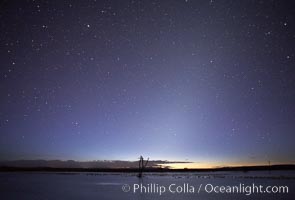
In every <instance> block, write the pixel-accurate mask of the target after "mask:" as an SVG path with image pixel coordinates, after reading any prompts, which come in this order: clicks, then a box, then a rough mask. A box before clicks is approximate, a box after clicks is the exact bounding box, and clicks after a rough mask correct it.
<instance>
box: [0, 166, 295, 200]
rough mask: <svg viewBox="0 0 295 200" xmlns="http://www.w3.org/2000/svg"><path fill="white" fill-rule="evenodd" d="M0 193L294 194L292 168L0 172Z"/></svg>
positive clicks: (22, 196)
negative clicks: (140, 174)
mask: <svg viewBox="0 0 295 200" xmlns="http://www.w3.org/2000/svg"><path fill="white" fill-rule="evenodd" d="M260 185H261V187H263V189H262V190H263V191H265V189H266V187H267V186H271V187H270V188H269V190H270V191H271V190H272V189H273V190H274V191H277V192H276V193H275V194H274V193H267V192H264V193H261V192H257V191H255V190H256V189H257V188H256V189H255V187H256V186H257V187H260ZM280 186H287V187H288V193H287V192H286V190H285V191H284V192H285V193H282V192H283V191H282V189H281V193H279V191H278V190H279V189H278V187H280ZM223 187H224V188H223ZM253 187H254V189H253ZM233 188H234V189H237V190H238V189H239V191H238V192H239V193H240V194H237V192H235V193H233V191H234V189H233ZM123 190H124V191H123ZM214 190H215V191H214ZM222 191H223V193H222ZM217 192H218V193H217ZM0 198H1V199H4V200H34V199H36V200H42V199H44V200H45V199H46V200H56V199H61V200H82V199H83V200H103V199H120V200H124V199H126V200H127V199H128V200H129V199H145V200H147V199H172V200H173V199H184V200H185V199H206V200H209V199H222V200H223V199H290V200H291V199H294V198H295V172H294V171H273V172H268V171H261V172H247V173H244V172H212V173H209V172H202V173H146V174H145V176H144V177H143V178H141V179H139V178H137V177H136V175H135V174H131V173H122V174H120V173H37V172H35V173H20V172H18V173H0Z"/></svg>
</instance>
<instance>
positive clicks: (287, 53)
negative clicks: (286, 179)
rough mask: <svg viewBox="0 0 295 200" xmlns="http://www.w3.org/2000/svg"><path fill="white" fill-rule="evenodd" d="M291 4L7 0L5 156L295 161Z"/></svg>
mask: <svg viewBox="0 0 295 200" xmlns="http://www.w3.org/2000/svg"><path fill="white" fill-rule="evenodd" d="M294 9H295V5H294V2H292V1H214V0H211V1H210V0H208V1H192V0H179V1H148V0H146V1H141V0H140V1H98V0H97V1H57V0H56V1H37V0H36V1H4V2H3V3H2V4H1V5H0V45H1V48H0V61H1V68H0V92H1V100H0V101H1V102H0V133H1V134H0V159H2V160H5V159H10V160H14V159H63V160H67V159H75V160H82V161H83V160H101V159H107V160H113V159H120V160H135V159H137V158H138V156H139V155H140V154H142V155H144V156H149V157H150V158H151V159H153V160H155V159H161V160H183V161H184V160H187V161H194V162H197V164H196V165H199V166H216V165H232V164H266V163H267V162H268V161H269V160H270V161H271V162H272V163H294V161H295V159H294V158H295V147H294V140H295V136H294V129H295V103H294V102H295V90H294V88H295V82H294V81H295V69H294V67H295V50H294V47H295V46H294V44H295V19H294V17H295V16H294Z"/></svg>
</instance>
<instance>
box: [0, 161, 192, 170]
mask: <svg viewBox="0 0 295 200" xmlns="http://www.w3.org/2000/svg"><path fill="white" fill-rule="evenodd" d="M172 163H190V162H182V161H162V160H151V161H149V162H148V165H147V167H148V168H159V167H160V166H161V164H172ZM0 167H21V168H26V167H27V168H36V167H39V168H41V167H43V168H100V169H103V168H108V169H110V168H111V169H113V168H137V167H138V161H121V160H97V161H84V162H82V161H74V160H67V161H62V160H14V161H0Z"/></svg>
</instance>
